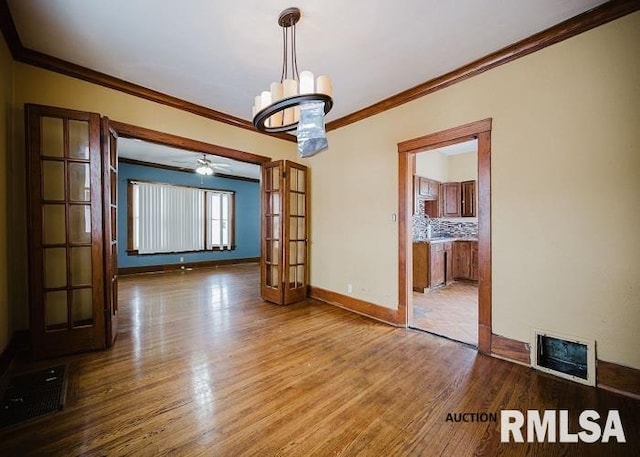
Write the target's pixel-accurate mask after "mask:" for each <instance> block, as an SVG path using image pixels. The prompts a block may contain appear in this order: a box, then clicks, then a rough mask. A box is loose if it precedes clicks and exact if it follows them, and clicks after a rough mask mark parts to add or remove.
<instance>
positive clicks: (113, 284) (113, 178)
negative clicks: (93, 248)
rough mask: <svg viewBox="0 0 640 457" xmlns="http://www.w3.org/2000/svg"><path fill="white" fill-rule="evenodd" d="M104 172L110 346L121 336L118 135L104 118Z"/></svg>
mask: <svg viewBox="0 0 640 457" xmlns="http://www.w3.org/2000/svg"><path fill="white" fill-rule="evenodd" d="M101 127H102V128H101V137H102V169H103V177H102V182H103V199H104V212H103V217H104V235H103V238H104V278H105V287H104V303H105V311H104V316H105V331H106V345H107V346H111V345H113V343H114V342H115V340H116V336H118V237H117V234H118V217H117V215H118V150H117V147H118V134H117V133H116V131H115V130H113V128H111V127H110V126H109V119H107V118H106V117H103V118H102V124H101Z"/></svg>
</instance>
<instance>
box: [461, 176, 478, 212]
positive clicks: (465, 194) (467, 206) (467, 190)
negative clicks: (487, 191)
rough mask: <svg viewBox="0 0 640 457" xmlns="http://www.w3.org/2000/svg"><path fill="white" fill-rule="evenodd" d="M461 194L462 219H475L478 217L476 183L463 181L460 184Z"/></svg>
mask: <svg viewBox="0 0 640 457" xmlns="http://www.w3.org/2000/svg"><path fill="white" fill-rule="evenodd" d="M460 194H461V205H460V206H461V207H460V216H461V217H475V216H476V182H475V181H463V182H461V183H460Z"/></svg>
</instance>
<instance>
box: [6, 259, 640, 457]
mask: <svg viewBox="0 0 640 457" xmlns="http://www.w3.org/2000/svg"><path fill="white" fill-rule="evenodd" d="M258 281H259V271H258V268H257V266H256V265H238V266H225V267H217V268H212V269H202V270H194V271H187V272H171V273H162V274H148V275H137V276H130V277H126V278H123V279H122V281H121V284H120V297H119V305H120V312H121V315H120V325H121V326H120V334H119V336H118V340H117V341H116V344H115V346H114V347H113V348H111V349H110V350H107V351H101V352H93V353H87V354H81V355H75V356H70V357H67V358H62V359H58V360H56V361H44V362H43V361H39V362H30V361H29V360H26V359H25V360H18V361H16V364H15V365H16V368H19V369H25V370H26V369H30V368H32V367H34V366H37V365H41V366H47V365H50V364H52V363H54V362H55V363H58V362H63V363H69V376H70V379H69V385H68V388H69V392H68V394H67V404H66V406H65V409H64V410H63V411H60V412H58V413H55V414H53V415H49V416H44V417H41V418H39V419H36V420H34V421H31V422H29V423H25V424H22V425H17V426H14V427H11V428H6V429H0V455H2V456H5V455H7V456H14V455H16V456H29V455H47V456H50V455H51V456H68V455H108V456H120V455H136V456H137V455H140V456H158V455H180V456H211V455H215V456H233V457H236V456H245V455H247V456H252V455H259V456H305V457H306V456H323V457H324V456H327V455H340V456H379V455H384V456H414V455H421V456H423V455H424V456H432V455H434V456H439V455H445V456H448V455H455V456H467V455H468V456H471V455H478V456H500V455H504V456H518V455H522V456H525V455H526V456H530V455H545V456H547V455H549V456H564V455H586V456H590V455H592V456H596V455H616V456H618V455H623V456H624V455H633V456H636V455H638V454H640V443H639V442H640V408H639V407H640V402H639V401H636V400H631V399H628V398H624V397H621V396H619V395H617V394H615V393H611V392H607V391H603V390H600V389H594V388H590V387H587V386H583V385H580V384H576V383H572V382H570V381H566V380H563V379H560V378H555V377H552V376H549V375H546V374H543V373H540V372H537V371H534V370H531V369H529V368H527V367H523V366H519V365H516V364H512V363H509V362H506V361H503V360H499V359H495V358H491V357H487V356H484V355H480V354H478V353H477V352H476V351H475V350H473V349H471V348H469V347H467V346H464V345H460V344H457V343H454V342H451V341H448V340H446V339H443V338H438V337H435V336H433V335H429V334H426V333H423V332H418V331H414V330H408V329H401V328H394V327H392V326H389V325H385V324H383V323H380V322H377V321H374V320H371V319H367V318H365V317H362V316H360V315H357V314H354V313H350V312H347V311H345V310H342V309H340V308H337V307H334V306H331V305H327V304H325V303H322V302H319V301H316V300H312V299H309V300H306V301H304V302H302V303H298V304H294V305H291V306H286V307H282V306H276V305H273V304H269V303H265V302H263V301H262V300H261V299H260V298H259V296H258ZM43 364H44V365H43ZM501 409H517V410H519V411H526V410H527V409H534V410H543V409H556V410H557V409H567V410H569V411H570V420H571V421H572V422H571V424H573V425H572V427H574V428H575V427H577V417H578V415H579V413H580V412H581V411H582V410H584V409H594V410H596V411H598V412H599V413H600V414H602V415H606V413H607V412H608V411H609V410H611V409H617V410H619V411H620V416H621V420H622V422H623V424H624V431H625V433H626V437H627V443H625V444H618V443H615V442H613V443H608V444H586V443H568V444H565V443H501V442H500V424H499V422H451V421H447V415H448V414H455V413H476V412H477V413H496V414H498V420H499V412H500V410H501ZM601 425H603V423H601Z"/></svg>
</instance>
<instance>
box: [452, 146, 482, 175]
mask: <svg viewBox="0 0 640 457" xmlns="http://www.w3.org/2000/svg"><path fill="white" fill-rule="evenodd" d="M476 179H478V154H477V153H476V152H467V153H464V154H455V155H452V156H449V181H451V182H458V181H472V180H476Z"/></svg>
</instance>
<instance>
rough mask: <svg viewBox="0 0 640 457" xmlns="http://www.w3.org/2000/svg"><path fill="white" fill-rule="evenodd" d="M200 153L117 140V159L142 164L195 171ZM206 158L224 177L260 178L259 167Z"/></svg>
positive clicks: (224, 159) (211, 156)
mask: <svg viewBox="0 0 640 457" xmlns="http://www.w3.org/2000/svg"><path fill="white" fill-rule="evenodd" d="M202 156H203V155H202V153H196V152H193V151H186V150H184V149H177V148H172V147H169V146H164V145H161V144H155V143H149V142H147V141H142V140H137V139H132V138H118V157H120V158H125V159H134V160H138V161H142V162H147V163H153V164H160V165H166V166H169V167H173V168H184V169H187V170H195V169H196V167H198V165H199V164H198V159H199V158H202ZM206 158H207V159H209V160H210V161H211V162H213V169H214V171H215V172H217V173H222V174H225V175H232V176H241V177H245V178H253V179H259V178H260V165H255V164H252V163H245V162H239V161H237V160H233V159H228V158H226V157H219V156H214V155H211V154H206Z"/></svg>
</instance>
